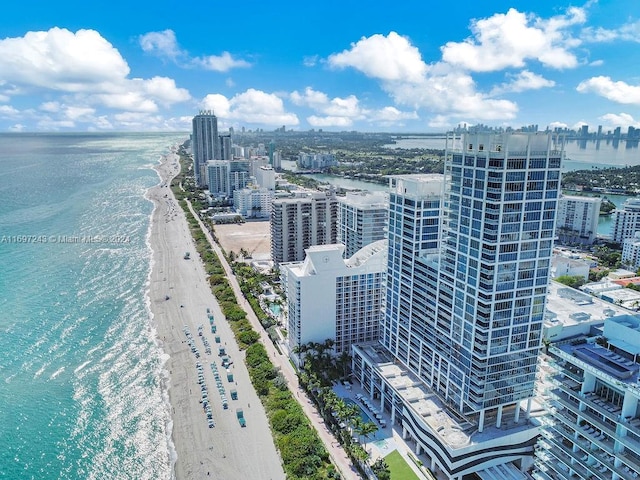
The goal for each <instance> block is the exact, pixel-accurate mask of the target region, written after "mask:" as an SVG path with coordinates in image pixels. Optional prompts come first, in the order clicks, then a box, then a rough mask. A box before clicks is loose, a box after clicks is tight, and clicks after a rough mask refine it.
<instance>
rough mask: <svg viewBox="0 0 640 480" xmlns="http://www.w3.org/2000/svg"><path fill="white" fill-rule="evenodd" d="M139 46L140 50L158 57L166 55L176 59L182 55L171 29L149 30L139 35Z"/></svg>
mask: <svg viewBox="0 0 640 480" xmlns="http://www.w3.org/2000/svg"><path fill="white" fill-rule="evenodd" d="M140 46H141V47H142V50H144V51H145V52H147V53H151V54H153V55H156V56H158V57H167V58H169V59H171V60H176V59H177V58H178V57H180V56H182V55H184V53H185V52H183V51H182V50H181V49H180V47H179V46H178V41H177V40H176V34H175V33H174V32H173V30H163V31H161V32H149V33H145V34H144V35H140Z"/></svg>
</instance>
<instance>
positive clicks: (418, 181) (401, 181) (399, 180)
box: [389, 173, 445, 198]
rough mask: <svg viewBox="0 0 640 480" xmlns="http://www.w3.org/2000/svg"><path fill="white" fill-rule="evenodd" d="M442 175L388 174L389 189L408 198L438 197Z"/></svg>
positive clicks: (441, 185) (442, 183)
mask: <svg viewBox="0 0 640 480" xmlns="http://www.w3.org/2000/svg"><path fill="white" fill-rule="evenodd" d="M444 178H445V177H444V175H442V174H440V173H419V174H411V175H391V176H389V191H390V192H391V193H395V194H397V195H402V196H404V197H408V198H429V197H438V198H440V197H441V196H442V193H443V189H444Z"/></svg>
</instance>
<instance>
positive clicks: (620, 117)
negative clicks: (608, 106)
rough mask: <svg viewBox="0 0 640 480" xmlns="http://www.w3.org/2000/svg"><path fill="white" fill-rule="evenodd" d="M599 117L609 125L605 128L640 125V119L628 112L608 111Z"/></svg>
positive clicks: (636, 126)
mask: <svg viewBox="0 0 640 480" xmlns="http://www.w3.org/2000/svg"><path fill="white" fill-rule="evenodd" d="M599 118H600V120H602V121H603V123H605V124H606V125H607V126H608V127H604V130H613V129H614V128H616V127H624V128H626V127H628V126H630V125H631V126H633V127H635V128H638V127H640V120H636V119H635V118H633V116H632V115H630V114H628V113H607V114H605V115H602V116H601V117H599Z"/></svg>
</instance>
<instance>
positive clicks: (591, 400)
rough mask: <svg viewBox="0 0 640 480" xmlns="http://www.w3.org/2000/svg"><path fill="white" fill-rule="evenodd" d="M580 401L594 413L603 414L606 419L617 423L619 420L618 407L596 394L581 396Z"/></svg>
mask: <svg viewBox="0 0 640 480" xmlns="http://www.w3.org/2000/svg"><path fill="white" fill-rule="evenodd" d="M580 396H581V400H582V401H583V402H585V403H586V404H587V405H588V406H589V407H591V408H593V409H594V410H595V411H596V412H598V413H601V414H603V415H604V416H605V417H607V418H608V419H610V420H612V421H614V422H617V421H618V419H619V415H618V414H619V413H620V411H621V409H620V407H617V406H615V405H613V404H611V403H609V402H607V401H605V400H604V399H602V397H600V396H599V395H598V394H596V393H593V392H590V393H587V394H581V395H580Z"/></svg>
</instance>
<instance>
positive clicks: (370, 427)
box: [358, 422, 378, 445]
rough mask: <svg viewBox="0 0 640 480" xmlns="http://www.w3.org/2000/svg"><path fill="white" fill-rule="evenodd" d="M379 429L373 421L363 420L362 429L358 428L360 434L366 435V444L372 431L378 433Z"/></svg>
mask: <svg viewBox="0 0 640 480" xmlns="http://www.w3.org/2000/svg"><path fill="white" fill-rule="evenodd" d="M377 431H378V426H377V425H376V424H375V423H373V422H362V425H360V429H359V430H358V435H359V436H360V435H362V436H363V437H364V443H365V445H366V443H367V440H368V439H369V435H371V434H372V433H376V432H377Z"/></svg>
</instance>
